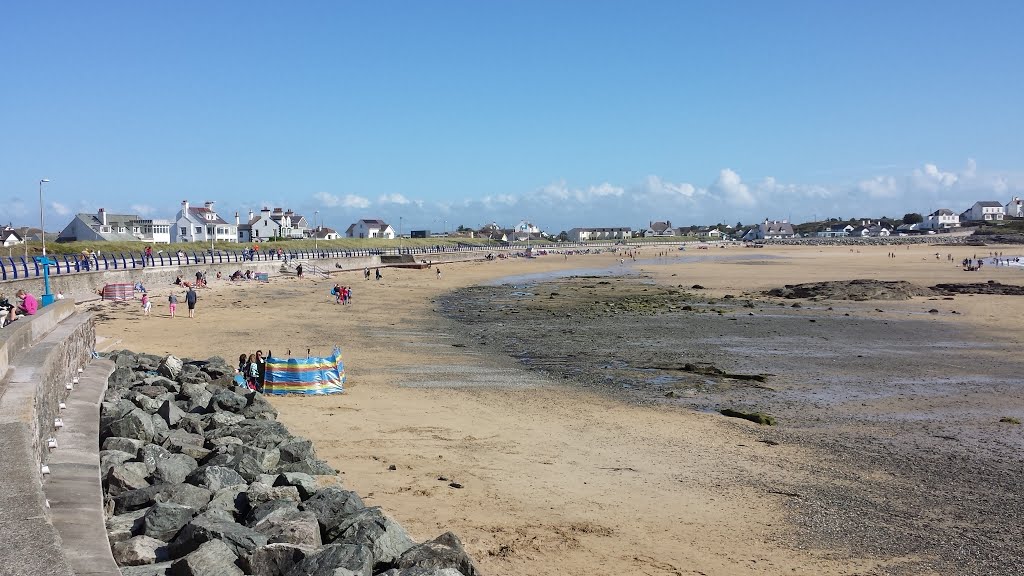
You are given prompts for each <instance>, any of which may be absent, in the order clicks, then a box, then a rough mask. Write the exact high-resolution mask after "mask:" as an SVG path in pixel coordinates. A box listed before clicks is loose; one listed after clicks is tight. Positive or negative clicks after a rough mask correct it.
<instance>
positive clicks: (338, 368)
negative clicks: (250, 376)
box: [263, 348, 345, 395]
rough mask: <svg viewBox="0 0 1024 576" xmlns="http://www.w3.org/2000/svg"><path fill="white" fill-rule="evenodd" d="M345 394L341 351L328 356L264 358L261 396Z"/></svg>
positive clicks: (338, 349)
mask: <svg viewBox="0 0 1024 576" xmlns="http://www.w3.org/2000/svg"><path fill="white" fill-rule="evenodd" d="M344 391H345V365H344V364H343V363H342V361H341V349H340V348H335V349H334V353H333V354H331V355H330V356H326V357H319V356H310V357H307V358H277V357H274V356H270V357H268V358H267V371H266V381H265V383H264V385H263V393H264V394H275V395H282V394H310V395H313V394H340V393H342V392H344Z"/></svg>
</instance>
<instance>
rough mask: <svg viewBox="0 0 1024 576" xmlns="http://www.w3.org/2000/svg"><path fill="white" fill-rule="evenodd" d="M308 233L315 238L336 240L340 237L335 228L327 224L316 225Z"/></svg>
mask: <svg viewBox="0 0 1024 576" xmlns="http://www.w3.org/2000/svg"><path fill="white" fill-rule="evenodd" d="M309 235H310V236H311V237H313V238H316V239H317V240H337V239H338V238H340V237H341V234H338V231H337V230H335V229H334V228H328V227H327V226H317V227H316V228H313V229H312V230H310V231H309Z"/></svg>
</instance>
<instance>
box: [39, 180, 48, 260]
mask: <svg viewBox="0 0 1024 576" xmlns="http://www.w3.org/2000/svg"><path fill="white" fill-rule="evenodd" d="M47 182H49V179H47V178H43V179H42V180H40V181H39V236H40V238H42V239H43V256H46V220H45V218H44V216H43V184H45V183H47Z"/></svg>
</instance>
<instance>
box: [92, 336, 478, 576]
mask: <svg viewBox="0 0 1024 576" xmlns="http://www.w3.org/2000/svg"><path fill="white" fill-rule="evenodd" d="M109 357H110V359H111V360H113V361H114V362H115V364H116V369H115V370H114V373H113V374H112V375H111V376H110V379H109V383H108V389H107V392H106V393H105V395H104V398H103V403H102V405H101V412H100V439H99V441H100V446H101V451H100V470H101V474H102V478H103V488H104V503H105V507H106V510H107V535H108V539H109V541H110V543H111V549H112V551H113V554H114V559H115V560H116V561H117V563H118V565H119V566H120V567H121V570H122V574H124V575H125V576H230V575H233V574H234V575H242V574H251V575H254V576H328V575H330V576H378V575H381V576H460V575H461V576H477V575H478V574H479V572H478V571H477V569H476V567H475V566H474V564H473V562H472V560H471V559H470V558H469V557H468V555H467V554H466V552H465V551H464V550H463V548H462V544H461V542H460V541H459V538H458V537H457V536H456V535H455V534H452V533H451V532H447V533H445V534H442V535H440V536H438V537H437V538H435V539H433V540H430V541H427V542H423V543H419V544H417V543H415V542H414V541H413V540H412V539H411V538H410V536H409V535H408V533H407V532H406V531H405V530H404V529H403V528H402V526H401V525H399V524H398V523H397V522H395V521H394V520H393V519H391V518H390V517H388V516H387V515H386V514H384V512H383V511H382V510H381V509H380V508H378V507H367V506H365V505H364V504H363V501H362V499H361V498H360V497H359V495H357V494H356V493H354V492H351V491H348V490H345V489H344V488H343V487H342V484H341V482H340V479H339V477H338V472H337V471H336V470H334V469H333V468H332V467H331V466H329V465H328V464H326V463H325V462H323V461H321V460H319V459H318V458H317V457H316V454H315V451H314V449H313V445H312V443H311V442H310V441H309V440H307V439H304V438H300V437H296V436H294V435H292V434H290V433H289V432H288V430H287V428H286V427H285V426H284V425H283V424H281V423H279V422H277V420H276V418H277V412H276V410H274V408H273V407H272V406H271V405H270V404H269V403H268V402H267V401H266V400H265V399H264V398H263V396H262V395H261V394H259V393H257V392H249V391H246V390H244V389H241V388H238V387H235V386H234V385H233V380H232V376H233V373H234V370H233V369H232V368H231V367H230V366H228V364H227V363H226V362H225V361H224V360H223V359H221V358H219V357H213V358H210V359H208V360H189V359H178V358H176V357H174V356H166V357H162V358H161V357H158V356H153V355H148V354H136V353H133V352H129V351H117V352H113V353H111V354H109Z"/></svg>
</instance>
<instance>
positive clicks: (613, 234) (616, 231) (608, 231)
mask: <svg viewBox="0 0 1024 576" xmlns="http://www.w3.org/2000/svg"><path fill="white" fill-rule="evenodd" d="M632 237H633V229H632V228H629V227H628V226H627V227H620V228H573V229H572V230H569V240H572V241H573V242H586V241H588V240H621V239H624V238H632Z"/></svg>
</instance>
